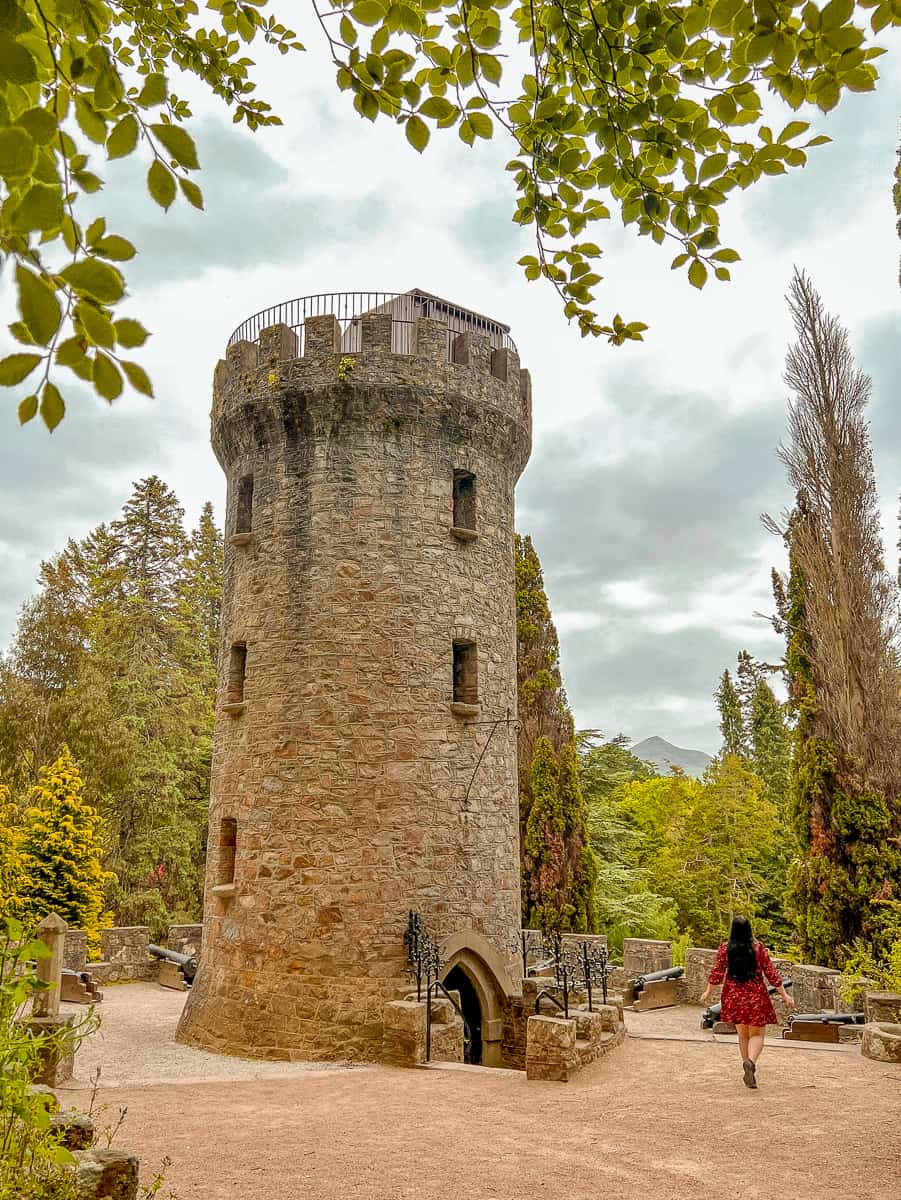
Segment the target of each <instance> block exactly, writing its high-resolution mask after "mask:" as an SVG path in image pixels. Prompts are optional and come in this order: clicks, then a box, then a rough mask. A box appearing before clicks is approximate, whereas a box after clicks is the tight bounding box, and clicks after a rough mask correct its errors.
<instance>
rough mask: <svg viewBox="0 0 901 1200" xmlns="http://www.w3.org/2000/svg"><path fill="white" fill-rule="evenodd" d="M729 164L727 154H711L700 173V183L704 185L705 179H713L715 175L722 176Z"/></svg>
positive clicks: (703, 163) (702, 164)
mask: <svg viewBox="0 0 901 1200" xmlns="http://www.w3.org/2000/svg"><path fill="white" fill-rule="evenodd" d="M728 162H729V156H728V155H727V154H711V155H710V157H709V158H705V159H704V161H703V162H702V163H701V169H700V171H699V172H698V183H703V182H704V180H705V179H712V178H713V177H714V175H721V174H722V173H723V171H725V169H726V166H727V164H728Z"/></svg>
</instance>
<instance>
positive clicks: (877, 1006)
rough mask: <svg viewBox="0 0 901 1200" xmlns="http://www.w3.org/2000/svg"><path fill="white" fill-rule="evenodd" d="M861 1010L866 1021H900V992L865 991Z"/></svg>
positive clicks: (890, 1022)
mask: <svg viewBox="0 0 901 1200" xmlns="http://www.w3.org/2000/svg"><path fill="white" fill-rule="evenodd" d="M863 1010H864V1013H865V1014H866V1018H867V1023H868V1024H870V1023H872V1022H874V1021H875V1022H886V1021H887V1022H888V1023H889V1024H897V1023H898V1022H899V1021H901V992H865V993H864V998H863Z"/></svg>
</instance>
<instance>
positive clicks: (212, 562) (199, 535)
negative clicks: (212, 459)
mask: <svg viewBox="0 0 901 1200" xmlns="http://www.w3.org/2000/svg"><path fill="white" fill-rule="evenodd" d="M222 572H223V538H222V531H221V530H220V529H219V528H218V527H217V526H216V521H215V518H214V516H213V506H212V504H210V502H209V501H207V502H206V504H204V506H203V510H202V512H201V514H200V520H199V522H198V524H197V528H196V529H195V530H194V531H193V532H192V534H191V541H190V545H189V548H188V553H187V555H186V558H185V562H184V570H183V574H182V580H181V590H180V601H181V608H182V614H183V616H182V620H183V622H184V624H185V625H186V627H187V629H188V633H189V637H190V639H191V641H192V643H193V644H194V645H195V646H196V647H197V650H198V651H199V653H200V656H201V660H202V661H203V662H204V663H205V664H206V665H207V666H208V667H209V668H211V670H212V672H213V677H214V678H213V681H212V682H213V687H215V672H216V662H217V659H218V657H219V621H220V617H221V614H222Z"/></svg>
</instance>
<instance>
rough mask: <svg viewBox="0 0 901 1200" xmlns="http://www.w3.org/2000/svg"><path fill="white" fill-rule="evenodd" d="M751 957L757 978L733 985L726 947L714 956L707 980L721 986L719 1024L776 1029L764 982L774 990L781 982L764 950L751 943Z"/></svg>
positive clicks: (776, 1022) (765, 949)
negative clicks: (754, 964) (726, 1022)
mask: <svg viewBox="0 0 901 1200" xmlns="http://www.w3.org/2000/svg"><path fill="white" fill-rule="evenodd" d="M754 954H755V955H756V957H757V974H756V975H755V976H754V978H753V979H749V980H748V982H747V983H737V982H736V981H735V980H734V979H730V978H729V960H728V953H727V943H726V942H722V943H721V945H720V948H719V950H718V951H717V955H716V964H715V966H714V968H713V970H712V971H711V972H710V977H709V982H710V983H712V984H714V985H716V984H720V983H722V985H723V994H722V1004H723V1007H722V1011H721V1013H720V1020H721V1021H731V1022H732V1023H733V1024H734V1025H758V1026H761V1027H762V1026H764V1025H778V1024H779V1020H778V1018H777V1016H776V1010H775V1009H774V1008H773V1002H772V1000H771V999H770V997H769V993H768V992H767V990H766V983H765V982H764V979H766V980H768V981H769V982H770V983H771V984H772V985H773V986H774V987H778V986H779V984H780V983H781V982H782V980H781V978H780V977H779V972H778V971H777V970H776V968H775V967H774V966H773V960H772V959H771V958H770V955H769V951H768V950H767V948H766V946H763V945H761V944H760V942H755V943H754ZM724 981H725V982H724Z"/></svg>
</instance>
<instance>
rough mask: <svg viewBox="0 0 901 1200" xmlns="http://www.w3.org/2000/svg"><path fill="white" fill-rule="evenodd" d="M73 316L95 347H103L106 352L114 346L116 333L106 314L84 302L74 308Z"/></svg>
mask: <svg viewBox="0 0 901 1200" xmlns="http://www.w3.org/2000/svg"><path fill="white" fill-rule="evenodd" d="M75 316H76V317H77V319H78V320H79V321H80V322H81V324H82V327H83V328H84V331H85V333H86V334H87V336H88V338H89V339H90V340H91V342H93V344H94V345H95V346H105V347H106V348H107V349H108V350H111V349H112V348H113V346H114V345H115V344H116V332H115V329H114V328H113V323H112V321H111V320H110V319H109V317H108V316H107V315H106V313H104V312H101V311H100V309H99V308H96V307H95V306H94V305H93V304H90V303H88V302H87V301H85V302H84V303H83V304H79V305H78V306H77V307H76V309H75Z"/></svg>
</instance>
